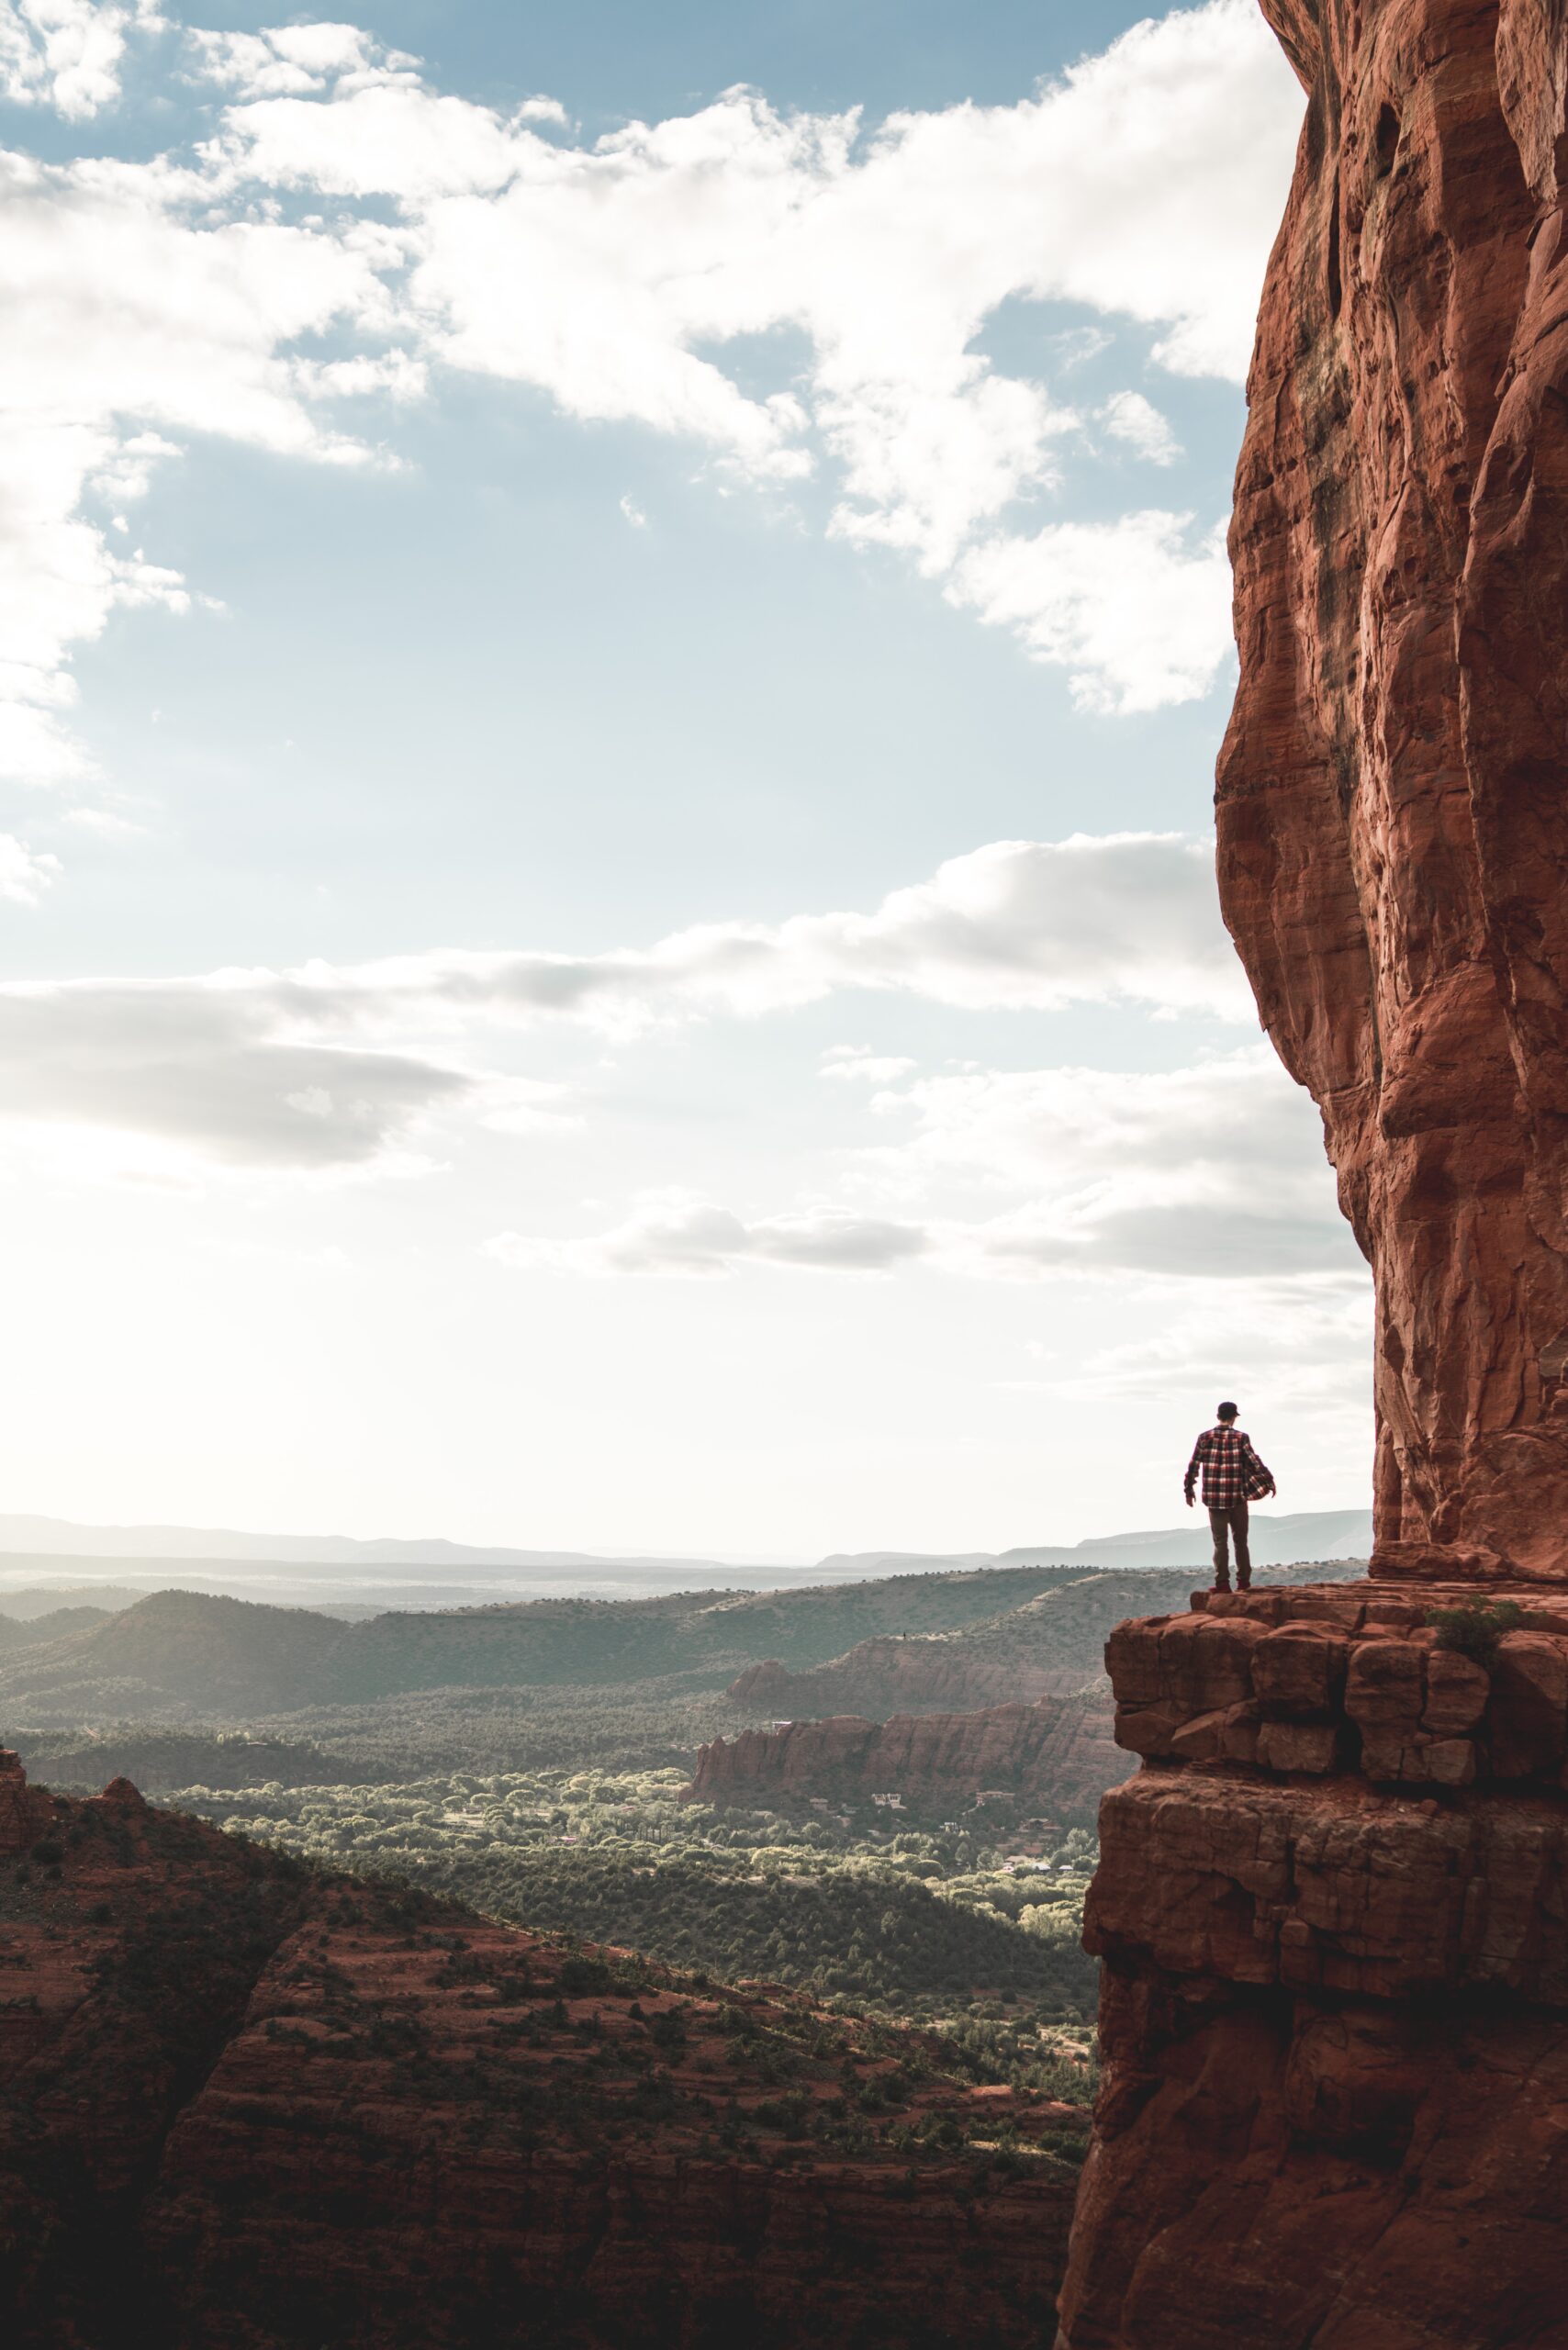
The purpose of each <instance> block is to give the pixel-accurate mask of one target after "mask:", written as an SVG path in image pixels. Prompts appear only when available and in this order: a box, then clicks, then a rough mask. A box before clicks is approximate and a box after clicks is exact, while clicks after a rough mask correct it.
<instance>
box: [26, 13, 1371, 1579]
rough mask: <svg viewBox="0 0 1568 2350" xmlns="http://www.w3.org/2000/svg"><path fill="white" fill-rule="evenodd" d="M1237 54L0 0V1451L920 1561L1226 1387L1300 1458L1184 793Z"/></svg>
mask: <svg viewBox="0 0 1568 2350" xmlns="http://www.w3.org/2000/svg"><path fill="white" fill-rule="evenodd" d="M1300 112H1301V100H1300V94H1299V91H1298V90H1297V87H1296V84H1294V80H1293V78H1292V76H1291V74H1290V73H1289V71H1288V70H1287V68H1286V66H1285V65H1284V62H1283V61H1282V57H1281V56H1280V54H1279V52H1278V50H1276V48H1275V46H1274V44H1273V42H1272V41H1271V38H1270V37H1269V36H1268V34H1267V33H1266V31H1265V30H1264V28H1263V26H1262V24H1261V21H1260V18H1259V17H1258V16H1257V14H1256V11H1255V10H1254V8H1253V7H1252V6H1251V5H1250V0H1208V5H1206V6H1199V7H1195V8H1191V9H1186V10H1179V11H1177V12H1175V13H1173V14H1170V15H1167V16H1164V17H1139V16H1138V15H1137V12H1136V11H1135V10H1133V9H1131V8H1127V7H1123V6H1107V5H1102V6H1097V7H1094V8H1092V9H1091V8H1088V7H1085V6H1066V5H1058V6H1048V5H1047V6H1041V5H1040V4H1039V0H1031V5H1030V6H1027V7H1025V6H1022V5H1016V6H1015V5H1013V0H998V4H997V5H993V6H988V7H987V8H985V9H984V10H969V11H959V10H956V9H954V8H952V7H951V6H946V5H942V6H939V5H937V0H897V4H896V5H895V0H859V4H858V5H857V6H856V7H854V8H853V9H846V8H844V7H843V6H841V5H840V6H828V5H827V0H793V5H790V0H785V5H777V0H775V5H770V6H767V8H762V7H759V6H751V5H749V0H724V5H722V6H721V5H718V0H702V5H698V0H672V5H670V6H666V7H664V8H661V9H659V10H650V9H648V8H646V7H645V6H633V5H631V0H574V5H573V6H571V7H570V8H566V7H562V6H556V7H554V8H552V9H545V8H543V7H542V6H534V5H528V6H517V5H512V6H498V5H491V0H442V6H435V5H434V0H377V4H376V5H367V6H365V7H364V9H363V10H362V11H360V12H359V13H357V14H356V15H355V16H354V17H353V19H352V21H351V20H349V19H346V18H345V19H342V20H330V21H329V20H326V19H322V18H318V17H310V16H301V17H297V18H295V19H294V20H293V21H291V22H289V23H287V24H279V23H277V22H276V21H275V20H274V17H273V16H272V15H271V14H270V13H269V12H268V11H266V10H265V9H257V8H252V7H251V6H243V5H223V6H218V5H208V6H205V7H204V8H203V9H202V10H201V11H200V12H199V14H198V15H197V16H195V17H188V18H187V17H174V15H171V14H163V13H160V12H159V11H157V10H156V9H155V8H154V7H153V6H151V5H148V4H147V0H141V4H140V5H138V0H112V4H108V0H106V5H98V6H95V5H91V0H0V146H3V149H4V154H3V157H0V196H3V201H4V205H5V207H6V226H5V233H4V235H3V237H0V286H3V298H4V303H5V311H6V331H5V336H4V341H3V344H0V392H3V397H4V400H5V405H6V411H7V416H6V424H7V430H6V432H5V434H4V436H3V442H0V640H3V641H0V965H3V968H0V1186H3V1188H4V1192H5V1193H6V1206H7V1210H8V1212H7V1213H6V1214H5V1216H4V1222H3V1230H4V1237H3V1239H0V1277H3V1279H4V1283H5V1293H6V1301H7V1308H8V1326H9V1328H8V1336H9V1344H8V1345H7V1346H6V1348H5V1350H4V1357H3V1360H0V1414H3V1419H4V1426H5V1429H6V1443H5V1448H4V1452H3V1454H0V1460H3V1464H4V1473H3V1474H0V1496H3V1497H4V1500H3V1505H4V1506H5V1507H6V1508H10V1509H15V1510H28V1511H42V1512H50V1513H54V1514H58V1515H62V1516H72V1517H76V1518H83V1519H88V1520H93V1521H115V1522H125V1521H134V1520H138V1519H156V1520H163V1521H180V1522H186V1523H192V1522H195V1523H207V1524H228V1525H238V1526H247V1527H262V1528H266V1529H273V1530H277V1531H294V1532H307V1531H318V1532H327V1531H333V1532H342V1533H350V1534H358V1535H375V1534H394V1533H395V1534H402V1535H409V1536H412V1535H420V1534H436V1533H440V1534H444V1535H446V1536H448V1537H451V1538H454V1539H460V1540H467V1541H480V1542H506V1543H516V1544H521V1545H524V1546H528V1547H540V1548H543V1547H553V1546H563V1547H569V1548H573V1549H580V1550H621V1551H627V1550H639V1551H658V1552H679V1553H688V1554H700V1555H705V1556H718V1557H724V1556H733V1557H737V1558H739V1557H746V1558H763V1557H766V1558H778V1559H781V1560H782V1559H801V1560H804V1559H810V1558H812V1557H815V1556H817V1555H819V1554H820V1553H822V1552H824V1551H827V1550H859V1549H869V1548H895V1549H911V1550H988V1549H996V1548H1002V1547H1005V1546H1007V1545H1011V1544H1014V1543H1021V1542H1036V1541H1047V1540H1058V1541H1069V1540H1075V1539H1080V1538H1081V1537H1083V1536H1087V1535H1092V1534H1095V1533H1101V1532H1108V1531H1112V1530H1115V1529H1118V1528H1122V1527H1134V1526H1139V1525H1147V1526H1160V1525H1165V1524H1170V1523H1171V1522H1173V1521H1174V1519H1175V1518H1176V1517H1177V1516H1180V1482H1181V1472H1182V1467H1183V1465H1184V1462H1185V1459H1186V1455H1187V1451H1188V1449H1189V1448H1190V1445H1191V1442H1192V1439H1193V1435H1194V1434H1195V1432H1196V1430H1197V1429H1198V1427H1201V1426H1202V1425H1204V1423H1205V1422H1206V1420H1207V1419H1208V1418H1209V1416H1211V1414H1212V1409H1213V1405H1214V1404H1215V1401H1216V1400H1218V1397H1219V1396H1220V1394H1221V1393H1230V1394H1234V1395H1235V1396H1236V1397H1237V1399H1238V1401H1239V1402H1240V1403H1241V1404H1242V1405H1243V1416H1244V1422H1245V1423H1246V1424H1247V1425H1248V1426H1249V1427H1250V1428H1251V1431H1252V1434H1253V1436H1254V1438H1255V1439H1256V1440H1257V1442H1258V1444H1259V1446H1260V1449H1261V1450H1262V1451H1263V1453H1264V1455H1265V1457H1266V1458H1267V1459H1268V1460H1270V1462H1271V1466H1272V1468H1273V1469H1274V1471H1275V1472H1276V1475H1277V1476H1278V1478H1279V1483H1280V1506H1281V1507H1282V1508H1297V1509H1309V1508H1339V1507H1347V1506H1356V1505H1363V1504H1364V1503H1365V1502H1366V1500H1367V1497H1368V1486H1369V1476H1370V1450H1371V1415H1370V1400H1369V1384H1370V1382H1369V1367H1370V1365H1369V1355H1370V1346H1369V1332H1370V1304H1369V1289H1368V1283H1367V1280H1366V1275H1365V1270H1364V1268H1363V1267H1362V1265H1361V1260H1360V1259H1359V1257H1358V1256H1357V1254H1356V1251H1355V1248H1354V1246H1353V1244H1352V1242H1351V1241H1350V1237H1349V1234H1348V1232H1347V1230H1346V1228H1345V1227H1344V1225H1343V1224H1342V1222H1341V1220H1340V1218H1339V1215H1338V1210H1337V1207H1336V1204H1335V1199H1334V1189H1333V1181H1332V1176H1331V1172H1330V1170H1329V1169H1328V1168H1327V1163H1326V1161H1325V1158H1324V1155H1323V1148H1322V1142H1321V1136H1320V1130H1319V1126H1318V1122H1317V1118H1316V1113H1315V1111H1314V1110H1313V1107H1312V1104H1311V1102H1309V1101H1308V1100H1307V1098H1306V1097H1305V1095H1304V1094H1303V1093H1301V1092H1300V1091H1298V1090H1297V1089H1296V1088H1294V1086H1293V1085H1292V1084H1291V1083H1290V1082H1289V1080H1287V1079H1286V1078H1285V1077H1284V1075H1283V1073H1282V1070H1281V1069H1280V1068H1279V1066H1278V1064H1277V1063H1276V1062H1275V1060H1274V1058H1273V1057H1272V1055H1271V1051H1270V1049H1269V1047H1268V1046H1267V1044H1266V1042H1265V1041H1264V1040H1263V1039H1262V1037H1261V1036H1260V1032H1259V1028H1258V1024H1257V1020H1256V1015H1255V1013H1254V1010H1253V1006H1252V1002H1251V999H1250V996H1249V992H1248V990H1247V987H1246V983H1245V980H1244V979H1243V977H1242V975H1241V973H1240V970H1239V967H1238V965H1237V963H1236V961H1235V959H1234V957H1233V956H1232V953H1231V950H1230V948H1229V945H1228V942H1227V940H1226V935H1225V932H1224V929H1223V926H1222V924H1221V922H1220V919H1219V914H1218V909H1217V902H1216V898H1215V884H1214V874H1213V843H1212V836H1211V826H1212V788H1213V787H1212V776H1213V765H1214V757H1215V750H1216V748H1217V745H1218V743H1219V739H1220V736H1221V733H1222V732H1223V728H1224V724H1225V719H1226V711H1227V708H1228V704H1229V699H1230V697H1231V694H1232V691H1233V689H1234V680H1235V660H1234V654H1233V652H1232V649H1231V640H1230V626H1229V607H1228V597H1229V583H1228V573H1227V567H1226V559H1225V552H1224V526H1225V520H1226V511H1227V507H1228V497H1229V481H1230V476H1231V472H1232V470H1233V467H1234V464H1235V458H1236V451H1237V447H1238V440H1239V435H1240V431H1241V425H1242V420H1243V413H1244V409H1243V385H1244V381H1245V375H1246V369H1247V361H1248V353H1249V345H1250V340H1251V329H1252V319H1253V315H1254V312H1255V308H1256V303H1257V297H1258V291H1259V287H1260V281H1261V276H1262V271H1263V267H1264V263H1265V261H1266V258H1267V252H1268V247H1269V244H1270V242H1271V238H1272V235H1273V231H1274V228H1275V225H1276V224H1277V221H1278V218H1279V216H1280V213H1281V210H1282V204H1283V199H1284V194H1285V189H1286V185H1287V184H1288V180H1289V175H1290V170H1291V162H1292V156H1293V151H1294V143H1295V139H1296V135H1297V131H1298V128H1299V121H1300ZM1173 1504H1174V1505H1175V1506H1174V1508H1173V1506H1172V1505H1173Z"/></svg>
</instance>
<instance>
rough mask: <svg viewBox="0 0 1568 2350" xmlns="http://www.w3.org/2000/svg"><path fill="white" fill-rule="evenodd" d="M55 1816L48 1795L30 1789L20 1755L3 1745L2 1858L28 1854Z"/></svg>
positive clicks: (0, 1756)
mask: <svg viewBox="0 0 1568 2350" xmlns="http://www.w3.org/2000/svg"><path fill="white" fill-rule="evenodd" d="M53 1817H54V1805H53V1803H52V1801H51V1800H50V1797H49V1796H47V1795H46V1794H45V1793H44V1792H43V1790H42V1789H41V1788H39V1787H29V1786H28V1774H27V1773H26V1772H25V1771H24V1770H23V1768H22V1763H21V1758H20V1756H19V1755H17V1754H13V1753H12V1751H11V1750H10V1748H9V1747H6V1746H0V1855H6V1854H12V1853H17V1852H27V1851H28V1850H29V1849H30V1847H31V1846H32V1845H33V1844H35V1843H36V1842H37V1841H38V1840H39V1837H40V1836H42V1835H44V1834H45V1833H46V1831H47V1830H48V1827H49V1823H50V1820H51V1819H52V1818H53Z"/></svg>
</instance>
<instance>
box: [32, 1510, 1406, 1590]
mask: <svg viewBox="0 0 1568 2350" xmlns="http://www.w3.org/2000/svg"><path fill="white" fill-rule="evenodd" d="M1371 1548H1372V1512H1371V1510H1355V1509H1345V1510H1297V1511H1294V1512H1287V1513H1286V1514H1284V1515H1283V1516H1275V1515H1273V1514H1272V1513H1271V1512H1269V1511H1266V1510H1255V1511H1254V1512H1253V1515H1252V1550H1253V1556H1254V1558H1255V1559H1256V1560H1257V1561H1258V1562H1259V1564H1260V1565H1267V1566H1288V1565H1292V1564H1294V1563H1295V1562H1297V1561H1305V1560H1311V1559H1350V1558H1364V1557H1365V1556H1366V1555H1367V1553H1368V1552H1369V1550H1371ZM1207 1555H1208V1526H1207V1522H1206V1520H1205V1519H1204V1516H1203V1515H1202V1513H1201V1512H1194V1513H1193V1516H1192V1517H1191V1518H1190V1519H1189V1520H1188V1522H1187V1524H1186V1525H1184V1526H1177V1527H1165V1528H1163V1529H1158V1528H1157V1529H1154V1530H1152V1531H1148V1532H1137V1533H1131V1534H1101V1535H1094V1536H1092V1537H1091V1538H1090V1539H1088V1540H1086V1541H1081V1542H1026V1543H1021V1544H1018V1545H1017V1546H1016V1547H1014V1549H1013V1550H1000V1551H993V1550H958V1551H949V1552H936V1551H919V1550H860V1551H835V1552H834V1553H832V1554H831V1555H830V1556H829V1557H827V1558H825V1559H819V1560H817V1561H814V1562H812V1563H809V1564H808V1563H807V1562H805V1561H802V1562H801V1564H800V1565H798V1566H784V1565H778V1564H775V1565H772V1566H760V1567H759V1566H756V1565H755V1564H753V1565H749V1566H747V1565H740V1564H735V1563H733V1562H732V1563H726V1562H725V1561H722V1560H716V1559H699V1558H692V1559H686V1558H681V1557H679V1556H676V1557H659V1556H657V1555H656V1554H653V1553H646V1552H644V1553H642V1554H640V1555H629V1556H623V1555H620V1554H616V1555H614V1556H610V1555H606V1554H603V1553H596V1552H593V1551H588V1550H510V1549H507V1548H504V1547H499V1546H497V1547H494V1548H484V1547H482V1546H476V1545H474V1544H470V1543H465V1542H449V1541H447V1540H446V1539H444V1537H442V1536H436V1535H432V1536H429V1537H420V1538H417V1539H396V1538H389V1537H381V1538H377V1539H371V1540H360V1539H357V1538H355V1537H353V1536H352V1535H346V1534H246V1533H238V1532H233V1531H231V1530H229V1529H227V1528H224V1527H188V1526H82V1525H77V1524H75V1523H74V1522H73V1521H72V1520H71V1519H69V1518H62V1517H39V1516H28V1515H17V1514H14V1513H13V1514H8V1515H0V1573H3V1572H4V1571H5V1567H6V1561H7V1560H11V1561H15V1562H16V1563H17V1566H20V1565H21V1564H22V1563H23V1562H24V1561H25V1562H27V1563H28V1564H29V1565H31V1564H36V1563H38V1562H41V1561H46V1560H49V1559H70V1560H73V1561H91V1560H95V1559H117V1560H123V1561H132V1560H144V1561H157V1562H158V1563H159V1564H162V1565H171V1564H174V1563H175V1562H177V1561H190V1562H193V1563H197V1562H199V1563H201V1564H203V1565H207V1566H218V1565H220V1564H228V1565H230V1566H241V1565H252V1566H258V1567H261V1566H280V1565H284V1566H296V1567H339V1568H344V1567H346V1568H350V1569H355V1568H357V1569H359V1570H361V1571H362V1572H363V1571H365V1570H369V1569H373V1568H387V1567H416V1568H417V1567H424V1568H430V1567H447V1568H455V1569H462V1570H465V1571H467V1572H475V1571H477V1570H499V1571H502V1572H504V1571H506V1570H509V1569H510V1570H514V1571H521V1572H529V1571H531V1570H532V1571H534V1572H541V1571H543V1572H554V1573H560V1572H563V1571H565V1572H566V1573H568V1574H570V1573H572V1572H578V1573H581V1574H582V1575H583V1576H584V1577H585V1578H588V1577H591V1576H594V1575H597V1574H603V1573H607V1572H619V1573H622V1574H633V1575H638V1574H643V1575H648V1576H653V1575H656V1576H657V1577H658V1578H659V1579H660V1580H664V1579H666V1578H675V1577H678V1576H679V1575H682V1574H688V1573H689V1574H690V1575H691V1576H692V1577H693V1579H695V1580H700V1581H707V1580H708V1579H709V1578H711V1577H713V1576H717V1575H724V1576H741V1577H743V1578H744V1579H745V1581H746V1582H747V1583H750V1584H751V1585H752V1586H753V1587H758V1586H762V1587H766V1585H767V1581H768V1578H769V1577H777V1578H778V1580H779V1581H780V1582H782V1583H791V1582H793V1581H795V1579H796V1578H798V1577H800V1576H801V1575H805V1574H810V1575H812V1576H813V1577H822V1578H824V1579H831V1580H850V1579H859V1578H862V1577H869V1576H881V1575H888V1574H909V1573H920V1572H929V1573H949V1574H950V1573H953V1572H963V1571H964V1570H966V1569H973V1568H977V1567H991V1566H997V1567H1012V1566H1036V1565H1039V1564H1042V1563H1046V1564H1053V1563H1059V1564H1061V1565H1064V1566H1066V1565H1074V1564H1077V1563H1078V1562H1080V1561H1081V1562H1083V1563H1085V1564H1087V1565H1091V1566H1117V1567H1137V1566H1150V1567H1181V1566H1193V1565H1197V1564H1199V1563H1201V1562H1202V1561H1203V1560H1204V1559H1205V1558H1206V1557H1207Z"/></svg>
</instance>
